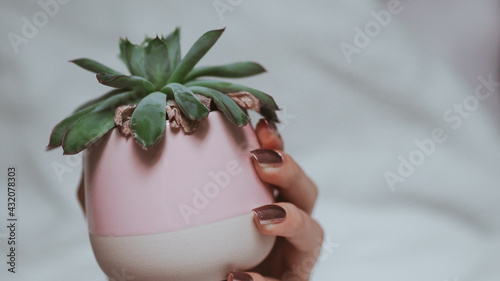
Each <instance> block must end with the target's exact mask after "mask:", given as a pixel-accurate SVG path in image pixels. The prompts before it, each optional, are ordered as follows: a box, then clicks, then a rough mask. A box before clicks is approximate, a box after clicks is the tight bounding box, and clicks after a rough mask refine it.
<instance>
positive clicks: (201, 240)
mask: <svg viewBox="0 0 500 281" xmlns="http://www.w3.org/2000/svg"><path fill="white" fill-rule="evenodd" d="M274 241H275V237H273V236H265V235H263V234H261V233H260V232H258V230H257V228H256V226H255V222H254V220H253V212H252V213H250V214H245V215H242V216H238V217H234V218H231V219H226V220H222V221H218V222H215V223H211V224H207V225H201V226H198V227H193V228H188V229H183V230H179V231H174V232H169V233H162V234H153V235H138V236H120V237H113V236H100V235H94V234H90V242H91V244H92V248H93V250H94V254H95V256H96V259H97V262H98V263H99V265H100V267H101V269H102V270H103V271H104V273H106V275H107V276H108V277H109V278H110V279H111V280H134V281H160V280H161V281H167V280H168V281H170V280H172V281H173V280H175V281H192V280H205V281H220V280H225V279H226V278H227V275H228V273H229V272H231V271H242V270H243V271H244V270H248V269H251V268H252V267H254V266H256V265H258V264H259V263H260V262H261V261H262V260H264V258H265V257H266V256H267V255H268V254H269V252H270V251H271V249H272V247H273V245H274ZM132 278H133V279H132Z"/></svg>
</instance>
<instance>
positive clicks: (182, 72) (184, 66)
mask: <svg viewBox="0 0 500 281" xmlns="http://www.w3.org/2000/svg"><path fill="white" fill-rule="evenodd" d="M222 32H224V29H218V30H212V31H208V32H207V33H205V34H203V35H202V36H201V37H200V38H199V39H198V40H197V41H196V42H195V43H194V45H193V46H192V47H191V49H189V51H188V53H187V54H186V56H184V58H183V59H182V60H181V62H180V63H179V65H178V66H177V67H176V68H175V70H174V72H173V73H172V76H170V78H169V80H168V82H169V83H174V82H175V83H178V82H182V81H183V80H184V78H185V77H186V75H187V74H188V73H189V72H190V71H191V70H193V68H194V66H195V65H196V64H197V63H198V61H200V59H201V58H202V57H203V56H204V55H205V54H206V53H207V52H208V50H210V48H212V46H213V45H214V44H215V42H217V39H219V37H220V36H221V35H222Z"/></svg>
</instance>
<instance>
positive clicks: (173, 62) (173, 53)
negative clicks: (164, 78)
mask: <svg viewBox="0 0 500 281" xmlns="http://www.w3.org/2000/svg"><path fill="white" fill-rule="evenodd" d="M161 39H162V40H163V42H165V44H167V49H168V61H169V63H170V71H173V70H174V69H175V68H176V67H177V65H178V64H179V62H180V61H181V42H180V30H179V28H176V29H175V30H174V32H172V33H170V34H169V35H168V36H167V37H165V38H164V37H163V36H162V38H161ZM169 76H170V73H169Z"/></svg>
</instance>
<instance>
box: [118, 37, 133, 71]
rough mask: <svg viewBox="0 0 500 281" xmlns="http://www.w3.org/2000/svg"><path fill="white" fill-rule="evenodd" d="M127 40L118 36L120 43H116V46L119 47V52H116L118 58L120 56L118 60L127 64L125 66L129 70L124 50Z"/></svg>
mask: <svg viewBox="0 0 500 281" xmlns="http://www.w3.org/2000/svg"><path fill="white" fill-rule="evenodd" d="M127 42H128V39H127V38H120V43H119V44H118V46H119V47H120V54H118V58H120V60H121V61H122V62H123V63H124V64H125V65H126V66H127V68H128V69H129V71H130V68H129V66H128V61H127V55H126V53H127V52H126V51H125V49H126V48H125V46H126V45H127Z"/></svg>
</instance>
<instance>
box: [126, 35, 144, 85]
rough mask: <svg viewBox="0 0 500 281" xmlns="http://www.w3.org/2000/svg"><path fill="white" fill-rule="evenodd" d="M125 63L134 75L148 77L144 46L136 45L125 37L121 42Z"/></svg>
mask: <svg viewBox="0 0 500 281" xmlns="http://www.w3.org/2000/svg"><path fill="white" fill-rule="evenodd" d="M120 50H121V51H122V54H123V57H124V58H125V63H126V64H127V67H128V70H129V71H130V73H131V74H132V75H137V76H141V77H144V78H145V77H146V52H145V50H144V48H143V47H141V46H137V45H134V44H132V43H130V42H129V41H128V39H124V40H123V42H122V43H121V44H120Z"/></svg>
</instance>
